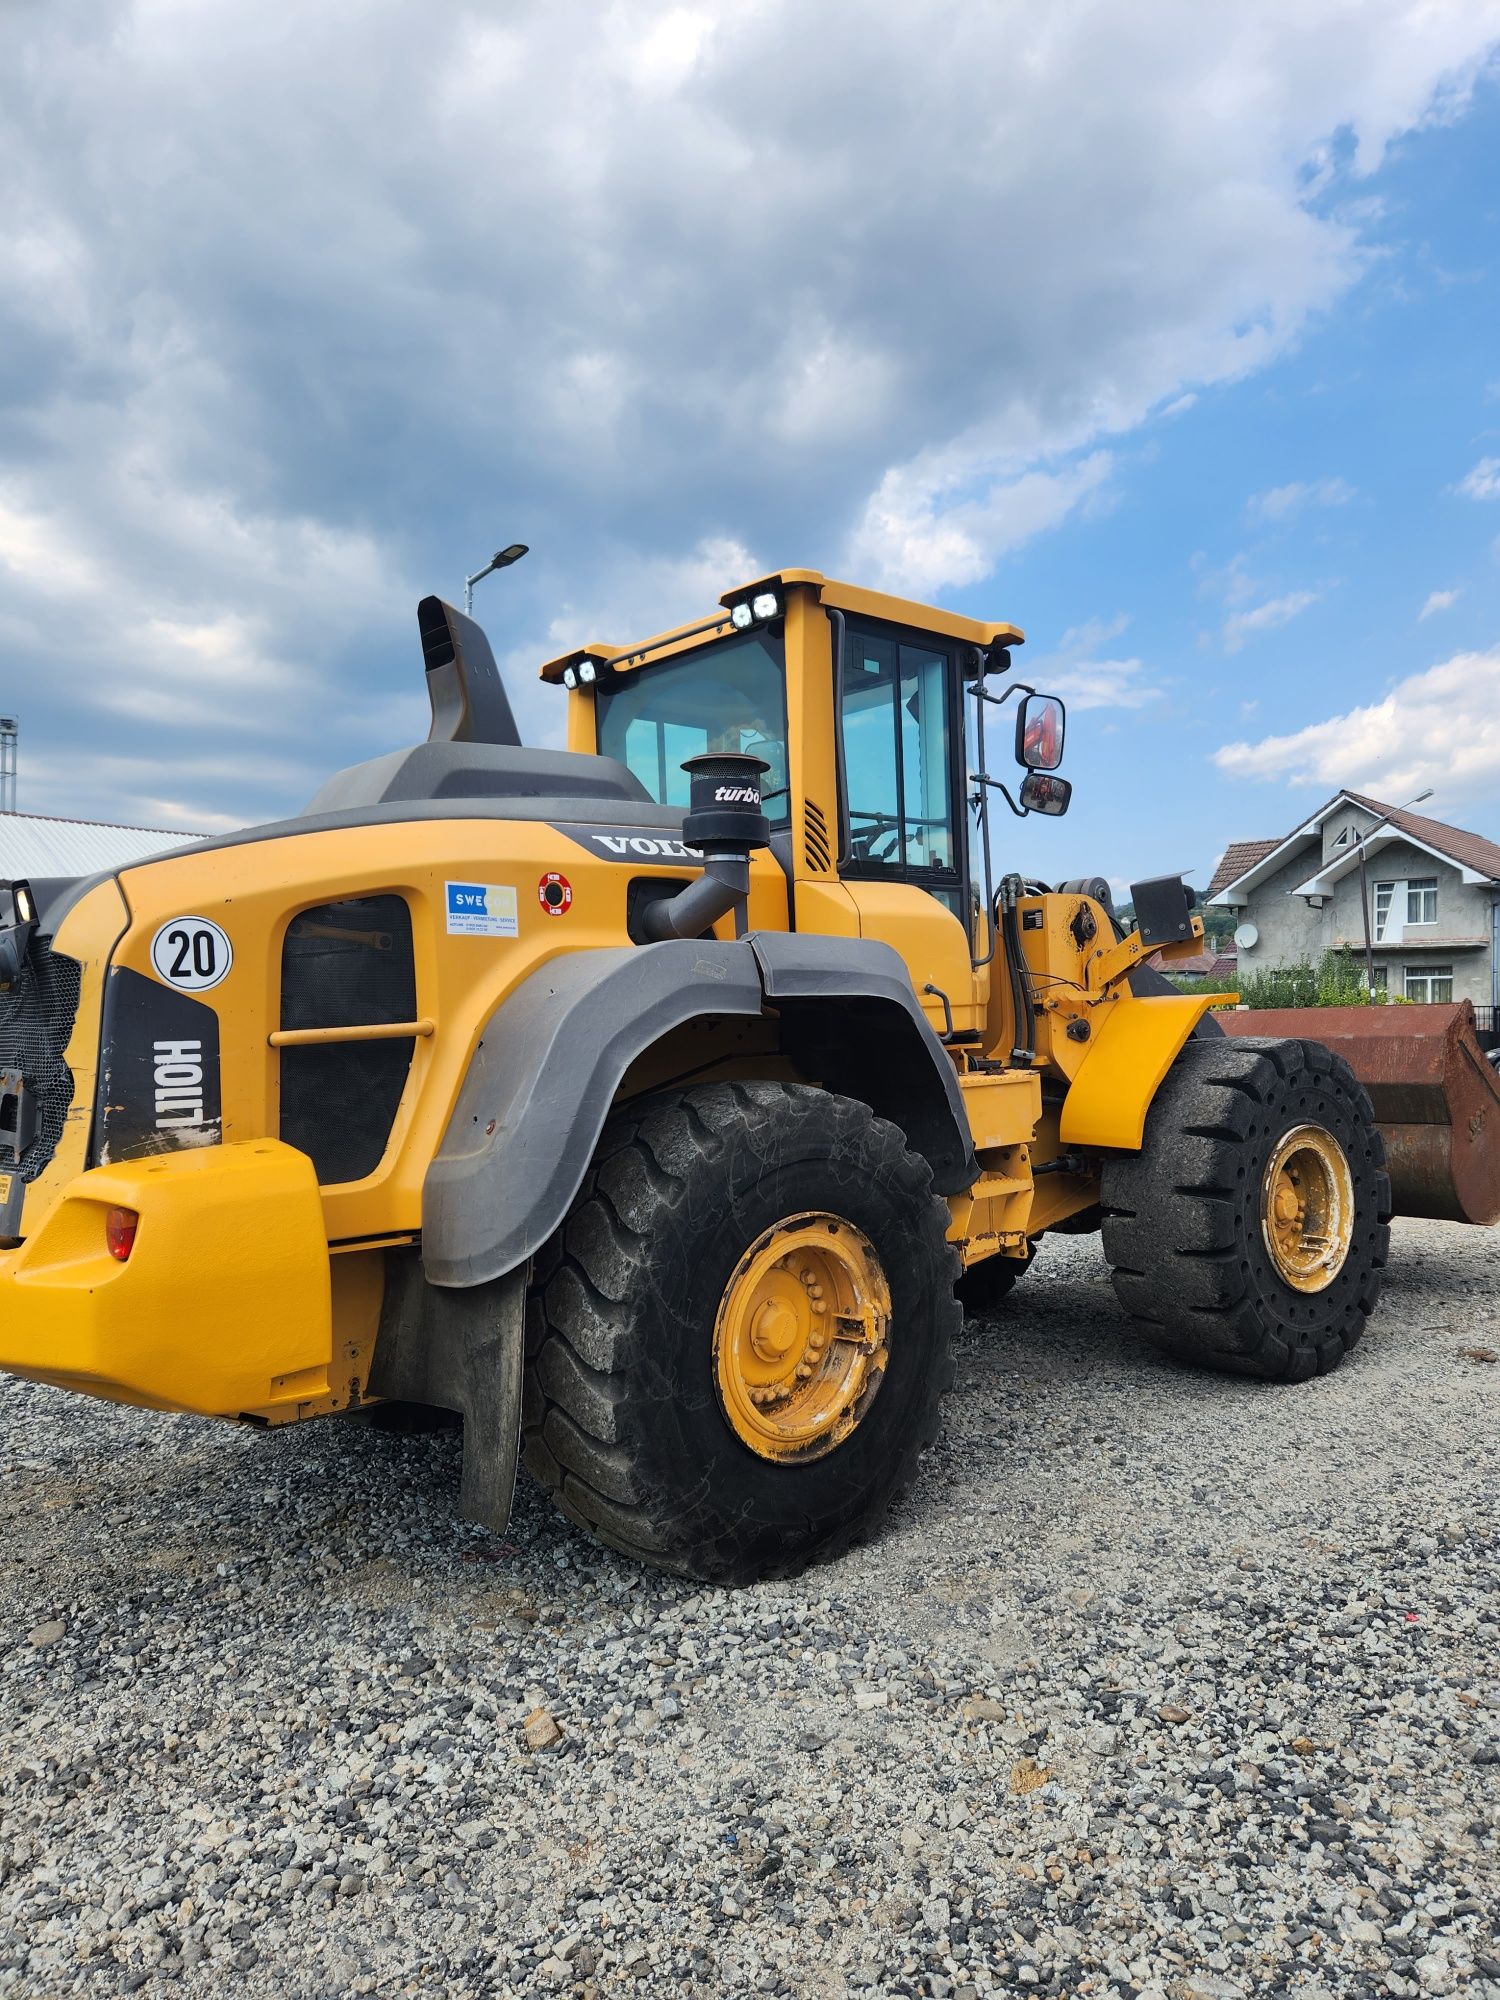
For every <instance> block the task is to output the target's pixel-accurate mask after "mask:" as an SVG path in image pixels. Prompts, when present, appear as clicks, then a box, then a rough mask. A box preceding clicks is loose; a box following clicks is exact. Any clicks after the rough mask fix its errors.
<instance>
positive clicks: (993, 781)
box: [969, 771, 1031, 819]
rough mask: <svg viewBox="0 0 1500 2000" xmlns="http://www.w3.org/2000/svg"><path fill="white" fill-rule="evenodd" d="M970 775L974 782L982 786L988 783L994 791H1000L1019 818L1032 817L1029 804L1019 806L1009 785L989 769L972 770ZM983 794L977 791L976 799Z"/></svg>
mask: <svg viewBox="0 0 1500 2000" xmlns="http://www.w3.org/2000/svg"><path fill="white" fill-rule="evenodd" d="M969 777H970V779H971V780H972V782H973V783H974V784H976V785H981V786H984V785H987V786H989V788H990V789H991V790H992V791H996V792H998V793H999V794H1000V796H1001V798H1002V799H1004V801H1005V803H1006V804H1007V805H1008V806H1009V807H1010V809H1011V811H1012V812H1013V813H1014V814H1015V816H1016V818H1017V819H1030V817H1031V810H1030V808H1029V807H1028V806H1018V805H1017V804H1016V802H1015V800H1014V799H1013V798H1012V797H1011V795H1010V788H1009V786H1007V785H1005V784H1003V783H1002V782H1001V780H1000V779H999V778H992V777H991V776H990V775H989V773H988V772H987V771H971V772H970V773H969ZM982 796H983V794H982V793H981V792H976V793H975V799H976V801H977V800H978V799H979V798H981V797H982Z"/></svg>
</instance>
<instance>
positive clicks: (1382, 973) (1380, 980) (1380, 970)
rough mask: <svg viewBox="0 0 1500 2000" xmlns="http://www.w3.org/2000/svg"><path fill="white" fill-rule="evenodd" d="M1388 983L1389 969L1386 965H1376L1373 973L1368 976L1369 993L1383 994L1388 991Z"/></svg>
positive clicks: (1389, 981)
mask: <svg viewBox="0 0 1500 2000" xmlns="http://www.w3.org/2000/svg"><path fill="white" fill-rule="evenodd" d="M1390 983H1391V969H1390V967H1389V966H1388V965H1377V966H1376V968H1375V970H1374V972H1373V973H1372V974H1371V975H1370V991H1371V992H1372V993H1384V992H1386V991H1387V990H1388V989H1389V987H1390Z"/></svg>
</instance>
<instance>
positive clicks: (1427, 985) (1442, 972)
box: [1406, 965, 1453, 1004]
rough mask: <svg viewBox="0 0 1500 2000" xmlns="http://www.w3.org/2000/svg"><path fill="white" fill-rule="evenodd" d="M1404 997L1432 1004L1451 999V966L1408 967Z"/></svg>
mask: <svg viewBox="0 0 1500 2000" xmlns="http://www.w3.org/2000/svg"><path fill="white" fill-rule="evenodd" d="M1406 997H1407V999H1408V1000H1419V1001H1422V1002H1424V1003H1429V1004H1430V1003H1432V1002H1434V1001H1438V1000H1451V999H1452V998H1453V967H1452V966H1451V965H1409V966H1408V967H1407V968H1406Z"/></svg>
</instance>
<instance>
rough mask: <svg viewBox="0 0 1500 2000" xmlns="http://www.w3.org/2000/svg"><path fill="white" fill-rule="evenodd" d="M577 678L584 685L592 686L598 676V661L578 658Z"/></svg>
mask: <svg viewBox="0 0 1500 2000" xmlns="http://www.w3.org/2000/svg"><path fill="white" fill-rule="evenodd" d="M578 678H579V680H580V681H581V682H582V683H583V685H584V686H585V687H592V686H593V685H594V682H595V681H596V680H598V678H599V666H598V662H597V661H595V660H580V661H579V662H578Z"/></svg>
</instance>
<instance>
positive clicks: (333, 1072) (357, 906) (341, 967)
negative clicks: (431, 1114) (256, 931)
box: [281, 896, 417, 1187]
mask: <svg viewBox="0 0 1500 2000" xmlns="http://www.w3.org/2000/svg"><path fill="white" fill-rule="evenodd" d="M416 1011H417V995H416V973H415V969H414V966H413V962H412V944H411V911H410V910H409V909H408V908H407V905H406V903H405V901H404V900H403V899H402V898H401V897H400V896H363V897H359V898H358V899H355V900H351V901H349V902H343V903H323V904H320V905H319V906H318V908H316V909H313V910H304V911H303V912H302V914H301V915H300V916H299V917H296V918H294V919H293V921H292V923H291V926H290V928H289V929H288V931H287V934H286V944H285V946H284V948H283V950H282V955H281V1025H282V1027H283V1028H351V1027H368V1026H373V1025H375V1024H377V1023H381V1022H386V1021H410V1020H412V1019H414V1018H415V1015H416ZM413 1047H414V1043H413V1041H412V1039H411V1037H410V1036H402V1037H399V1038H398V1039H396V1040H394V1041H388V1042H322V1043H314V1044H312V1045H311V1046H307V1047H302V1048H289V1049H283V1050H282V1051H281V1136H282V1138H283V1139H284V1140H285V1141H286V1143H287V1145H289V1146H295V1147H297V1149H298V1150H299V1151H300V1152H303V1153H306V1154H307V1155H308V1157H309V1158H310V1159H311V1160H312V1163H313V1165H314V1167H316V1169H317V1174H318V1179H319V1181H320V1182H321V1183H322V1184H323V1185H324V1186H325V1187H326V1186H330V1185H332V1184H335V1183H337V1182H340V1181H357V1180H362V1179H363V1178H364V1176H365V1175H366V1174H371V1173H373V1172H374V1171H375V1169H376V1167H378V1166H379V1165H380V1161H381V1158H382V1156H383V1155H384V1153H385V1149H386V1143H387V1141H388V1140H389V1138H390V1136H391V1125H392V1122H393V1121H394V1119H395V1116H396V1107H397V1106H398V1105H399V1104H400V1102H401V1093H402V1091H403V1090H404V1089H405V1087H406V1077H407V1072H408V1071H409V1070H410V1068H411V1057H412V1049H413Z"/></svg>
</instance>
